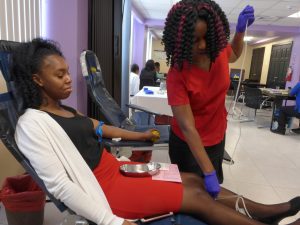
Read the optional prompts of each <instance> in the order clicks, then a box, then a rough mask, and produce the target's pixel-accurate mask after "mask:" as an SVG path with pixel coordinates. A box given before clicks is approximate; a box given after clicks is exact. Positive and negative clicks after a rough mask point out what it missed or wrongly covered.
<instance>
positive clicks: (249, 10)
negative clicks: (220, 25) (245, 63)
mask: <svg viewBox="0 0 300 225" xmlns="http://www.w3.org/2000/svg"><path fill="white" fill-rule="evenodd" d="M254 20H255V18H254V9H253V7H252V6H249V5H247V6H246V7H245V8H244V9H243V11H242V12H241V13H240V15H239V18H238V22H237V25H236V33H235V35H234V38H233V40H232V42H231V47H232V52H231V55H230V58H229V62H230V63H232V62H235V61H236V60H237V59H238V58H239V57H240V56H241V54H242V52H243V46H244V36H245V30H246V28H247V27H248V26H250V25H251V24H252V23H253V22H254Z"/></svg>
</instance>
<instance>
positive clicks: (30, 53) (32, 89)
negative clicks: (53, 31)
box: [11, 38, 63, 109]
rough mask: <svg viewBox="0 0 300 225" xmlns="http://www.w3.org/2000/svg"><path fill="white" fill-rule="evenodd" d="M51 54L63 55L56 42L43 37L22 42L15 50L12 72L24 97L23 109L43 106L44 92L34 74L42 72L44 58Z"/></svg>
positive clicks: (18, 89)
mask: <svg viewBox="0 0 300 225" xmlns="http://www.w3.org/2000/svg"><path fill="white" fill-rule="evenodd" d="M50 55H58V56H61V57H63V54H62V52H61V50H60V49H59V47H58V44H57V43H56V42H54V41H50V40H43V39H41V38H36V39H33V40H32V41H30V42H26V43H21V44H20V45H19V46H18V48H17V49H16V50H15V51H14V52H13V55H12V67H11V74H12V79H13V80H14V81H15V84H16V88H17V91H18V92H19V94H20V95H21V96H22V98H23V99H22V100H23V103H22V104H23V106H22V107H23V109H27V108H39V107H40V106H41V104H42V101H43V99H42V94H41V91H40V88H39V86H38V85H37V84H36V83H35V82H34V81H33V79H32V75H33V74H36V73H38V72H40V70H41V67H42V65H43V60H44V59H45V57H47V56H50Z"/></svg>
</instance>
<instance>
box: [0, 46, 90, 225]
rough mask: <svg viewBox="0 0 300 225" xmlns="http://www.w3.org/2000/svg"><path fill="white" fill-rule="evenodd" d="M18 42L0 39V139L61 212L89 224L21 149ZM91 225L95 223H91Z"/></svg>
mask: <svg viewBox="0 0 300 225" xmlns="http://www.w3.org/2000/svg"><path fill="white" fill-rule="evenodd" d="M18 44H19V43H17V42H10V41H2V40H0V139H1V141H2V143H3V144H4V146H5V147H6V148H7V149H8V151H9V152H10V153H11V154H12V155H13V156H14V157H15V159H16V160H17V161H18V162H19V163H20V164H21V165H22V166H23V168H24V169H25V171H26V172H27V173H28V174H29V175H30V176H31V177H32V178H33V180H34V181H35V182H36V183H37V184H38V185H39V187H40V188H41V189H42V190H43V191H44V193H45V194H46V195H47V196H48V198H49V200H50V201H51V202H53V204H54V205H55V206H56V207H57V208H58V210H59V211H60V212H64V211H66V210H68V212H69V214H70V215H72V216H71V217H72V219H71V217H69V219H67V218H66V219H67V220H68V221H70V220H73V221H74V225H75V224H83V225H85V224H88V222H87V221H86V220H85V219H84V218H82V217H80V216H77V215H74V213H73V212H72V211H71V210H70V209H68V208H67V207H66V206H65V205H64V204H63V203H62V202H61V201H59V200H58V199H56V198H55V197H54V196H53V195H52V194H51V193H50V192H49V191H48V190H47V188H46V186H45V184H44V182H43V181H42V180H41V179H40V178H39V176H38V175H37V173H36V172H35V170H34V168H33V167H32V165H31V164H30V162H29V160H28V159H27V158H26V157H25V156H24V155H23V154H22V152H21V151H20V150H19V148H18V146H17V144H16V142H15V139H14V132H15V127H16V124H17V120H18V116H19V113H20V111H19V109H20V108H21V105H20V104H21V102H19V101H16V98H17V95H18V93H17V92H16V90H15V88H14V82H13V81H12V79H11V75H10V72H9V70H10V68H9V62H10V60H11V59H10V53H11V52H12V51H13V49H14V48H15V47H17V46H18ZM90 224H91V225H92V224H93V223H90Z"/></svg>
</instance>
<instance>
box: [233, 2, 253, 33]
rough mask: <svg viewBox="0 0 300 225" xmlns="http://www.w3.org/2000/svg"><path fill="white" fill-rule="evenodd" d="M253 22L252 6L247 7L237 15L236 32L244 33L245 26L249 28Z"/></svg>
mask: <svg viewBox="0 0 300 225" xmlns="http://www.w3.org/2000/svg"><path fill="white" fill-rule="evenodd" d="M254 20H255V17H254V9H253V7H252V6H250V5H247V6H246V7H245V8H244V9H243V11H242V12H241V13H240V15H239V18H238V22H237V25H236V31H237V32H238V33H244V32H245V30H246V26H247V27H249V26H250V25H251V24H252V23H253V22H254ZM247 21H248V24H247Z"/></svg>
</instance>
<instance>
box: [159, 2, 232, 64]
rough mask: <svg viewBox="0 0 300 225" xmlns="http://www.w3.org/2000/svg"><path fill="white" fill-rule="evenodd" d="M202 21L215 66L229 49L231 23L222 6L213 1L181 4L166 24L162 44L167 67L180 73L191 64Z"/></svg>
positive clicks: (209, 51)
mask: <svg viewBox="0 0 300 225" xmlns="http://www.w3.org/2000/svg"><path fill="white" fill-rule="evenodd" d="M199 19H201V20H204V21H205V22H206V23H207V33H206V36H205V40H206V52H207V54H208V56H209V58H210V60H211V61H212V62H215V60H216V58H217V57H218V55H219V53H220V51H221V50H222V49H224V48H225V47H226V46H227V43H228V40H229V36H230V29H229V23H228V20H227V17H226V15H225V13H224V12H223V10H222V9H221V8H220V6H219V5H218V4H217V3H215V2H214V1H212V0H181V1H180V2H178V3H176V4H175V5H174V6H173V7H172V8H171V10H170V11H169V13H168V16H167V18H166V21H165V28H164V31H163V37H162V43H163V45H164V46H165V51H166V55H167V65H169V66H171V67H173V66H175V67H176V68H178V69H179V70H181V69H182V66H183V62H184V61H187V62H188V63H189V64H191V63H192V47H193V44H194V42H195V35H194V32H195V25H196V23H197V21H198V20H199Z"/></svg>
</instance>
